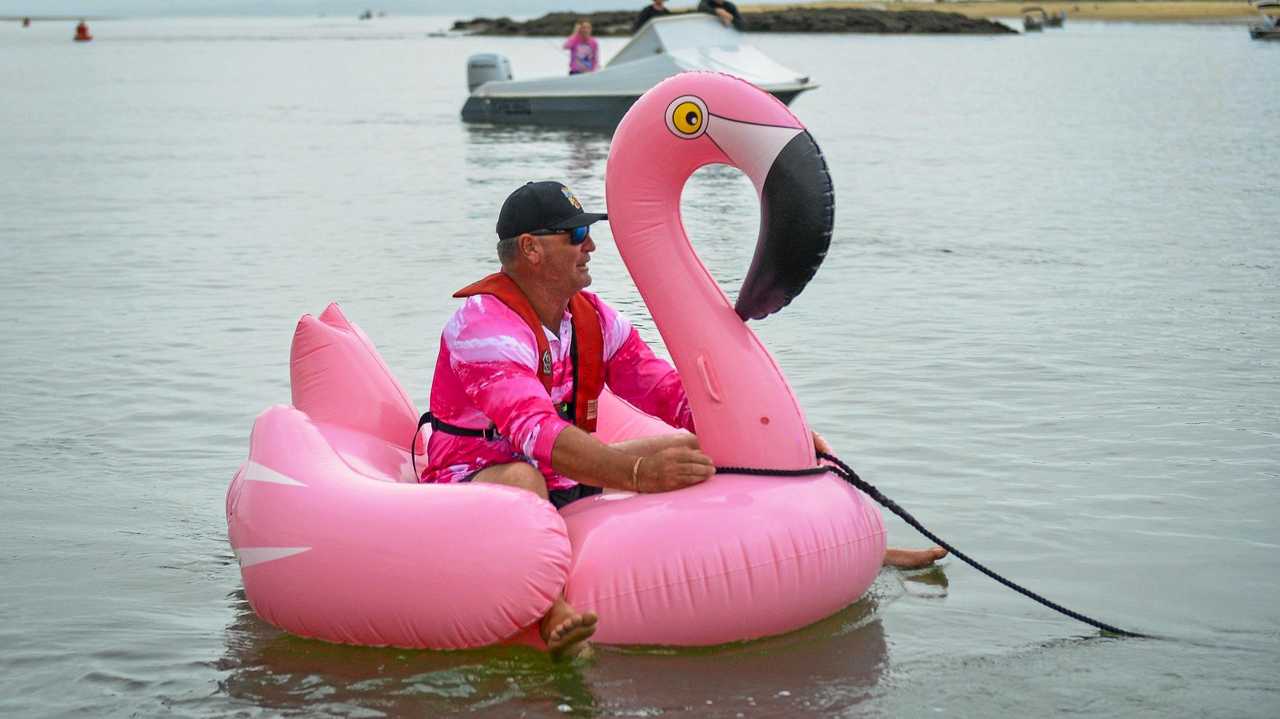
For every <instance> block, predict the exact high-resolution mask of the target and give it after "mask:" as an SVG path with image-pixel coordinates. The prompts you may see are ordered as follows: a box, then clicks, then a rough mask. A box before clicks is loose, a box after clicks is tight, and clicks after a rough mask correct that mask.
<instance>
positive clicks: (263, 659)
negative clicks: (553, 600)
mask: <svg viewBox="0 0 1280 719" xmlns="http://www.w3.org/2000/svg"><path fill="white" fill-rule="evenodd" d="M937 571H938V573H939V574H940V573H941V570H937ZM890 586H891V582H890V581H888V580H886V579H885V578H884V577H882V581H880V582H878V583H877V585H876V586H875V588H873V591H872V592H870V593H869V594H868V595H867V596H866V597H864V598H863V599H862V600H860V601H859V602H857V603H856V604H854V605H852V606H850V607H848V608H847V609H845V610H844V611H842V612H840V613H838V614H836V615H835V616H832V617H830V618H828V619H826V620H823V621H822V622H819V623H817V624H815V625H812V626H810V627H806V628H804V629H802V630H800V631H797V632H793V633H791V634H787V635H785V636H781V637H773V638H769V639H764V640H760V641H755V642H746V643H742V644H732V645H724V646H719V647H706V648H693V649H677V648H669V647H651V648H645V647H627V648H621V647H604V646H598V647H596V657H595V658H593V659H590V660H586V661H579V662H576V663H562V664H557V663H554V662H551V661H550V660H549V659H548V658H547V655H546V654H544V653H542V652H539V651H536V650H533V649H529V648H527V647H490V648H485V649H479V650H472V651H455V652H433V651H411V650H402V649H386V648H380V649H379V648H369V647H350V646H343V645H337V644H327V643H325V642H319V641H314V640H309V639H300V638H297V637H294V636H291V635H288V634H285V633H283V632H281V631H279V630H277V629H275V628H273V627H271V626H270V625H268V624H266V623H265V622H263V621H262V620H260V619H259V618H258V617H257V615H255V614H254V613H253V610H252V609H251V608H250V607H249V604H248V602H247V601H246V600H245V599H244V593H243V591H237V592H235V593H233V594H232V595H231V596H230V597H229V600H230V603H231V606H232V609H233V611H234V619H233V621H232V623H231V625H230V626H228V627H227V629H226V633H225V636H226V655H225V657H224V658H223V659H222V661H221V662H220V665H221V668H222V669H223V670H225V671H227V672H228V675H227V677H226V678H225V679H224V680H223V681H222V682H221V687H222V690H223V691H225V692H226V694H227V695H228V696H229V697H231V698H232V699H234V700H236V701H237V702H243V703H246V704H249V705H253V706H258V707H265V708H268V709H271V710H274V711H279V712H281V713H284V714H298V715H304V714H305V715H308V716H317V715H326V716H377V715H386V716H438V715H444V714H455V713H460V712H477V711H490V712H493V713H494V714H495V715H500V716H506V715H515V714H520V715H522V716H548V717H550V716H562V715H565V714H568V715H571V716H605V715H611V716H616V715H623V716H657V715H660V714H663V713H666V712H670V711H688V712H692V713H694V714H696V715H700V716H720V715H727V716H734V715H735V714H736V713H737V712H746V713H748V715H751V714H752V713H755V712H766V715H788V716H796V715H826V714H828V713H829V712H835V711H840V710H843V709H847V708H849V707H853V706H856V705H858V704H859V703H860V702H862V701H863V700H865V699H866V698H867V697H868V696H870V695H871V694H872V693H873V692H874V690H875V687H876V685H877V683H878V682H879V681H880V677H881V675H882V674H883V672H884V670H885V666H886V663H887V652H888V648H887V645H886V642H885V637H884V630H883V628H882V625H881V623H880V621H879V619H878V618H877V617H876V611H877V608H878V606H879V604H880V601H881V599H880V596H881V593H882V592H886V591H887V590H888V588H889V587H890Z"/></svg>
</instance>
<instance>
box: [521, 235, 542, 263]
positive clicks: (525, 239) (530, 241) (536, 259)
mask: <svg viewBox="0 0 1280 719" xmlns="http://www.w3.org/2000/svg"><path fill="white" fill-rule="evenodd" d="M516 242H517V246H518V247H519V248H520V256H521V257H523V258H525V259H526V260H528V261H529V264H532V265H537V264H540V263H541V262H542V245H540V244H538V238H536V237H534V236H533V235H531V234H529V233H528V232H526V233H524V234H522V235H520V236H519V237H517V238H516Z"/></svg>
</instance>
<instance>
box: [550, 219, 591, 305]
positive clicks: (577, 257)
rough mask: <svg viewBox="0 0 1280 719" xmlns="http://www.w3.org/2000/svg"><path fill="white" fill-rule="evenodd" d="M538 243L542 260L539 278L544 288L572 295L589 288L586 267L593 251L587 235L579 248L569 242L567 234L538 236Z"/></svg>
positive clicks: (589, 274) (589, 273) (589, 280)
mask: <svg viewBox="0 0 1280 719" xmlns="http://www.w3.org/2000/svg"><path fill="white" fill-rule="evenodd" d="M538 240H539V244H540V245H542V250H543V257H544V260H543V263H542V273H541V274H542V278H543V280H544V281H545V282H547V283H548V285H550V286H552V287H555V288H557V289H560V290H563V291H564V292H565V293H566V294H573V293H575V292H577V291H578V290H581V289H584V288H586V287H587V286H589V285H590V284H591V271H590V270H589V269H588V268H587V264H588V263H589V262H591V253H592V252H595V251H596V243H595V241H594V240H592V239H591V235H590V233H588V234H587V239H586V240H584V241H583V242H582V244H580V245H575V244H572V243H571V242H570V241H569V240H570V234H569V233H568V232H562V233H560V234H558V235H539V236H538Z"/></svg>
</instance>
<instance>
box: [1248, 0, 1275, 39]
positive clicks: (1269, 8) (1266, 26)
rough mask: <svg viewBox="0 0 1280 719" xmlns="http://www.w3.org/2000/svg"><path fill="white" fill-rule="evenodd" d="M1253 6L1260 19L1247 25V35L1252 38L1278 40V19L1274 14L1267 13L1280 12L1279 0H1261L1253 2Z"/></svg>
mask: <svg viewBox="0 0 1280 719" xmlns="http://www.w3.org/2000/svg"><path fill="white" fill-rule="evenodd" d="M1253 6H1254V7H1255V8H1257V10H1258V14H1259V15H1261V16H1262V20H1261V22H1259V23H1257V24H1256V25H1250V26H1249V37H1251V38H1253V39H1254V40H1280V20H1277V19H1276V16H1275V15H1270V14H1268V13H1280V2H1275V1H1274V0H1262V1H1261V2H1255V3H1254V4H1253Z"/></svg>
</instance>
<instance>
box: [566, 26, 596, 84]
mask: <svg viewBox="0 0 1280 719" xmlns="http://www.w3.org/2000/svg"><path fill="white" fill-rule="evenodd" d="M562 47H563V48H564V49H566V50H568V51H569V74H570V75H576V74H578V73H580V72H595V71H596V65H597V64H599V62H600V44H599V43H597V42H596V39H595V38H594V37H583V36H581V35H579V34H577V33H574V34H572V35H570V36H569V39H568V40H565V41H564V45H563V46H562Z"/></svg>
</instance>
